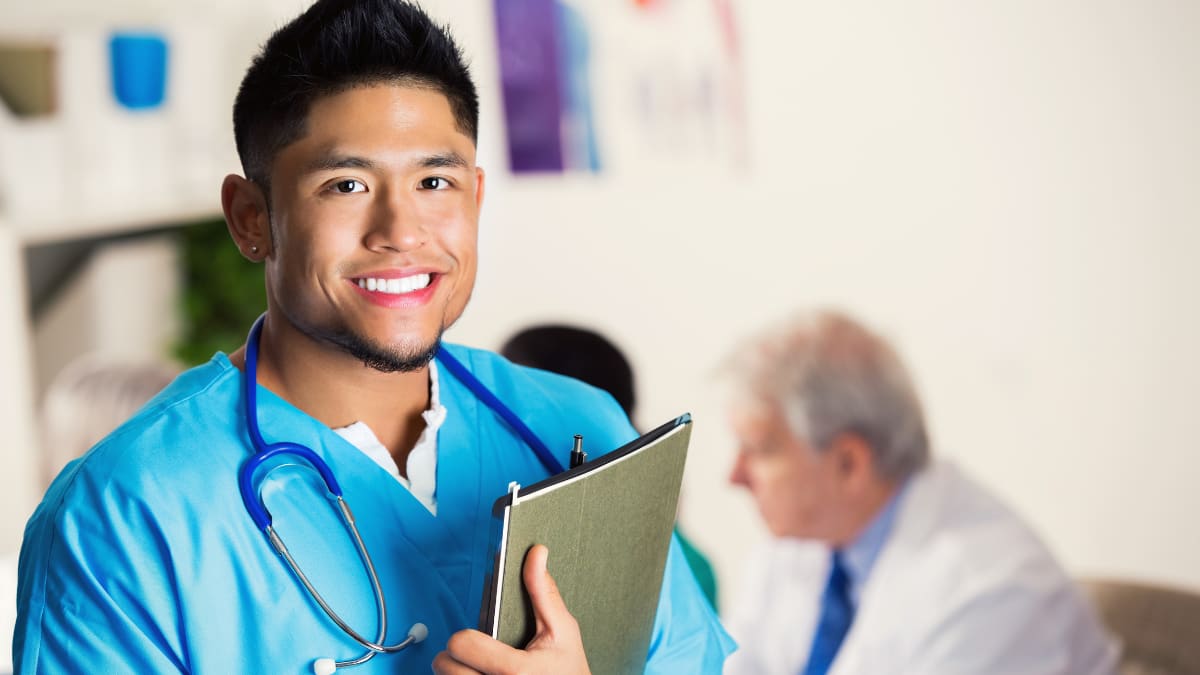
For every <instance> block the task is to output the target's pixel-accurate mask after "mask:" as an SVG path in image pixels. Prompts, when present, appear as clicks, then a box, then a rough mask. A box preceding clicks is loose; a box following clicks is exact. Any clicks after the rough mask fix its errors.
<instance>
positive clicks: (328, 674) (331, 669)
mask: <svg viewBox="0 0 1200 675" xmlns="http://www.w3.org/2000/svg"><path fill="white" fill-rule="evenodd" d="M336 671H337V664H336V663H335V662H334V660H333V659H331V658H328V657H326V658H323V659H317V660H316V661H313V672H314V673H316V675H333V674H334V673H335V672H336Z"/></svg>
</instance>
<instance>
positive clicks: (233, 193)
mask: <svg viewBox="0 0 1200 675" xmlns="http://www.w3.org/2000/svg"><path fill="white" fill-rule="evenodd" d="M221 209H222V210H223V211H224V212H225V226H226V227H228V228H229V236H231V237H233V241H234V242H235V243H236V244H237V247H238V250H240V251H241V252H242V256H244V257H245V258H246V259H247V260H249V261H251V262H262V260H263V259H265V258H266V257H267V256H269V255H270V254H271V218H270V215H269V212H268V211H267V199H266V196H265V195H264V194H263V191H262V189H261V188H260V187H258V185H255V184H254V183H253V182H252V181H249V180H246V179H245V178H242V177H241V176H236V175H233V174H230V175H228V176H226V177H225V180H224V182H222V183H221Z"/></svg>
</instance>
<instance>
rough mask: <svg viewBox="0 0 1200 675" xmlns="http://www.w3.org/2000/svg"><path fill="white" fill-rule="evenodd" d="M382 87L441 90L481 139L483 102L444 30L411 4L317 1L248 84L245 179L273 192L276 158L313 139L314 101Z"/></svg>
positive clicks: (239, 131)
mask: <svg viewBox="0 0 1200 675" xmlns="http://www.w3.org/2000/svg"><path fill="white" fill-rule="evenodd" d="M379 83H395V84H402V85H410V86H416V87H427V88H431V89H434V90H436V91H438V92H439V93H441V94H443V95H444V96H445V97H446V98H447V100H449V102H450V109H451V111H452V112H453V114H454V117H455V122H456V123H457V125H458V128H459V130H461V131H462V132H463V133H464V134H466V135H467V136H470V138H471V140H472V141H475V140H476V138H477V130H478V126H479V98H478V95H477V94H476V93H475V84H474V82H472V81H471V75H470V73H469V72H468V70H467V66H466V63H465V62H464V60H463V55H462V50H461V49H459V47H458V45H457V44H456V43H455V42H454V39H453V38H452V37H451V36H450V33H449V31H448V30H447V29H446V28H445V27H442V26H439V25H437V24H436V23H434V22H433V20H432V19H430V18H429V16H428V15H427V14H425V12H424V11H423V10H422V9H421V8H420V7H419V6H417V5H415V4H413V3H409V2H404V1H403V0H318V2H316V3H315V4H313V5H312V6H311V7H309V8H308V10H307V11H305V12H304V13H303V14H301V15H300V16H299V17H297V18H296V19H294V20H293V21H292V22H291V23H289V24H287V25H285V26H284V27H283V28H280V29H279V30H277V31H275V34H274V35H272V36H271V38H270V39H269V40H267V43H266V44H265V45H264V46H263V48H262V51H261V52H259V54H258V56H256V57H255V58H254V61H253V63H251V64H250V69H249V70H247V71H246V76H245V77H244V78H243V79H242V84H241V87H240V88H239V89H238V94H237V99H236V100H235V101H234V104H233V134H234V138H235V139H236V141H237V150H238V156H239V157H240V158H241V160H242V169H243V171H245V173H246V177H247V178H249V179H250V180H252V181H254V182H255V183H258V184H259V185H260V187H262V188H263V189H264V190H265V189H268V188H269V184H268V183H269V180H268V179H269V177H270V171H271V164H272V162H273V161H274V160H275V156H276V155H277V154H278V152H279V151H280V150H282V149H283V148H284V147H287V146H288V145H290V144H291V143H294V142H295V141H297V140H298V139H300V138H301V137H303V136H304V134H305V124H306V122H307V119H308V113H309V110H310V109H311V107H312V105H313V103H314V102H315V101H317V100H318V99H320V98H323V97H326V96H332V95H335V94H339V93H341V92H343V91H346V90H347V89H350V88H353V87H357V86H364V85H373V84H379Z"/></svg>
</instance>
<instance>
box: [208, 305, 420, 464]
mask: <svg viewBox="0 0 1200 675" xmlns="http://www.w3.org/2000/svg"><path fill="white" fill-rule="evenodd" d="M230 361H232V362H233V363H234V365H235V366H237V367H238V368H242V369H244V368H245V348H244V347H243V348H242V349H239V350H238V351H237V352H235V353H234V354H232V355H231V356H230ZM257 377H258V384H260V385H262V386H264V387H266V388H267V389H269V390H271V391H272V392H273V393H275V394H276V395H278V396H279V397H280V398H283V399H284V400H286V401H287V402H288V403H291V404H292V405H294V406H296V407H297V408H299V409H300V410H302V411H304V412H305V413H306V414H308V415H309V416H311V417H313V418H314V419H316V420H318V421H320V422H321V423H322V424H325V425H326V426H328V427H329V428H331V429H336V428H338V427H344V426H347V425H349V424H353V423H354V422H362V423H364V424H366V425H367V426H368V427H370V428H371V431H373V432H374V433H375V436H376V437H377V438H378V439H379V440H380V442H381V443H383V444H384V446H385V447H387V448H388V450H389V451H390V453H391V455H392V458H393V459H395V460H396V464H397V466H398V467H399V468H400V470H401V472H402V473H403V472H404V468H405V465H406V463H407V458H408V453H409V452H410V451H411V450H412V447H413V445H414V444H415V443H416V442H417V439H418V438H419V437H420V435H421V431H423V430H424V428H425V421H424V418H422V416H421V413H423V412H425V410H427V409H428V408H429V396H430V395H429V367H428V366H426V367H424V368H421V369H420V370H417V371H413V372H408V373H402V372H396V373H383V372H380V371H378V370H375V369H373V368H370V367H368V366H366V365H364V364H363V362H362V361H361V360H358V359H355V358H354V357H353V356H351V355H349V354H347V353H346V352H345V351H343V350H342V349H341V348H339V347H337V346H335V345H332V344H328V343H325V342H320V341H317V340H314V339H313V338H311V337H309V336H308V335H305V334H303V333H301V332H300V331H298V330H296V329H295V327H294V326H292V325H291V324H290V323H288V322H287V321H286V320H281V319H273V317H272V316H270V315H268V316H267V320H266V321H265V322H264V325H263V330H262V338H261V341H260V344H259V350H258V373H257Z"/></svg>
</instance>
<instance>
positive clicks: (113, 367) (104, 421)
mask: <svg viewBox="0 0 1200 675" xmlns="http://www.w3.org/2000/svg"><path fill="white" fill-rule="evenodd" d="M179 371H180V368H179V366H178V365H175V364H172V363H166V362H160V361H135V360H130V359H123V358H118V357H113V356H106V355H103V354H87V355H84V356H81V357H79V358H77V359H75V360H73V361H71V363H69V364H67V365H66V367H64V368H63V369H62V370H61V371H60V372H59V374H58V375H57V376H55V378H54V380H53V382H51V383H50V386H49V387H48V388H47V389H46V398H45V401H44V403H43V404H42V439H43V443H42V447H43V448H44V453H43V462H42V475H43V476H45V480H46V485H47V486H48V485H49V484H50V481H51V480H52V479H53V478H54V477H55V476H57V475H58V473H59V472H60V471H62V469H63V467H64V466H66V465H67V462H70V461H71V460H73V459H75V458H77V457H79V456H80V455H82V454H83V453H84V452H86V451H87V450H88V448H91V447H92V446H93V445H95V444H96V443H99V442H100V440H101V439H103V438H104V437H105V436H107V435H108V434H110V433H112V431H113V429H116V428H117V427H118V426H120V424H121V423H122V422H124V421H125V420H127V419H129V418H130V417H131V416H132V415H133V413H135V412H137V410H138V408H141V407H142V406H143V405H145V403H146V401H149V400H150V399H151V398H153V397H154V395H155V394H157V393H158V392H160V391H162V390H163V388H165V387H166V386H167V385H168V384H170V383H171V380H174V379H175V376H176V375H178V374H179Z"/></svg>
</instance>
